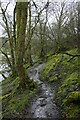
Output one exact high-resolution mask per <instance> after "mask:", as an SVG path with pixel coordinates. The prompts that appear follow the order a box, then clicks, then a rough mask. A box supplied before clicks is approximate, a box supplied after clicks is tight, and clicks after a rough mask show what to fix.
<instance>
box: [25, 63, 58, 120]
mask: <svg viewBox="0 0 80 120" xmlns="http://www.w3.org/2000/svg"><path fill="white" fill-rule="evenodd" d="M42 66H43V64H40V65H38V66H36V67H34V68H32V69H31V70H30V72H29V77H30V79H33V80H34V81H35V82H36V83H37V84H38V85H39V86H40V91H39V92H38V93H37V94H36V95H35V97H34V99H33V100H31V104H30V106H29V107H28V108H26V110H25V114H24V116H25V118H59V117H60V114H59V108H58V107H57V105H56V102H55V91H56V87H57V86H56V85H50V84H49V83H48V82H42V81H41V80H40V78H39V73H40V70H41V69H42Z"/></svg>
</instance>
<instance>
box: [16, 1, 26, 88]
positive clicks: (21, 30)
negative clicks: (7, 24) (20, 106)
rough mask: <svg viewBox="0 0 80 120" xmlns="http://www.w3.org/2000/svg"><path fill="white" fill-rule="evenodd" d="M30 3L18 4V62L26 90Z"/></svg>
mask: <svg viewBox="0 0 80 120" xmlns="http://www.w3.org/2000/svg"><path fill="white" fill-rule="evenodd" d="M27 9H28V2H17V16H16V17H17V20H16V24H17V43H16V62H17V72H18V76H19V80H20V86H21V87H22V88H26V79H27V78H26V73H25V69H24V67H23V58H24V54H25V33H26V24H27Z"/></svg>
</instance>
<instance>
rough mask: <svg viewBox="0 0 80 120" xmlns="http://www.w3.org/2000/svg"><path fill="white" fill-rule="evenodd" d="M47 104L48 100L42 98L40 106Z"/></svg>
mask: <svg viewBox="0 0 80 120" xmlns="http://www.w3.org/2000/svg"><path fill="white" fill-rule="evenodd" d="M46 104H47V101H46V100H45V99H44V98H43V99H42V100H40V106H41V107H43V106H45V105H46Z"/></svg>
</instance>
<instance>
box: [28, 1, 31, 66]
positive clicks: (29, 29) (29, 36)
mask: <svg viewBox="0 0 80 120" xmlns="http://www.w3.org/2000/svg"><path fill="white" fill-rule="evenodd" d="M31 38H32V36H31V3H29V28H28V42H29V45H28V62H29V65H30V66H31V65H32V57H31Z"/></svg>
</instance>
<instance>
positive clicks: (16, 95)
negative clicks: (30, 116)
mask: <svg viewBox="0 0 80 120" xmlns="http://www.w3.org/2000/svg"><path fill="white" fill-rule="evenodd" d="M28 84H29V85H27V88H26V89H25V90H23V89H20V88H19V80H18V77H17V78H14V76H9V77H8V78H7V79H6V80H4V81H2V84H1V83H0V87H1V86H2V96H0V100H2V115H3V117H4V118H8V117H9V118H10V117H19V118H20V116H22V115H23V111H24V110H25V108H27V106H28V104H29V101H30V99H31V98H32V97H33V96H34V94H35V93H36V92H37V91H38V90H39V87H38V86H37V84H36V83H35V82H33V81H31V82H30V83H29V81H28Z"/></svg>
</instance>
